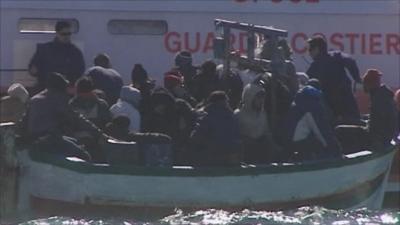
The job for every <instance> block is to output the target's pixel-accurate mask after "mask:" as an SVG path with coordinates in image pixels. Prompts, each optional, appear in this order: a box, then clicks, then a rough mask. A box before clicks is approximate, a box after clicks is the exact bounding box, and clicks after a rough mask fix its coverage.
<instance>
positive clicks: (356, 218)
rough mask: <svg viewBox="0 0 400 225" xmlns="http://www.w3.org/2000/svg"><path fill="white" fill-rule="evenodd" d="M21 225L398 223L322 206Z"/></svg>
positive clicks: (398, 217)
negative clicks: (283, 209) (275, 210)
mask: <svg viewBox="0 0 400 225" xmlns="http://www.w3.org/2000/svg"><path fill="white" fill-rule="evenodd" d="M20 224H23V225H153V224H154V225H158V224H165V225H168V224H171V225H174V224H176V225H178V224H185V225H197V224H199V225H208V224H209V225H223V224H240V225H242V224H243V225H253V224H254V225H256V224H257V225H264V224H273V225H289V224H290V225H293V224H307V225H324V224H329V225H381V224H382V225H383V224H400V211H399V210H380V211H370V210H367V209H358V210H347V211H346V210H329V209H325V208H322V207H317V206H314V207H301V208H298V209H295V210H288V211H277V212H268V211H251V210H243V211H240V212H227V211H224V210H218V209H207V210H201V211H196V212H191V213H184V212H182V211H181V210H179V209H177V210H176V211H175V213H173V214H171V215H169V216H165V217H161V218H158V219H151V220H143V219H135V218H113V217H108V216H107V215H104V217H103V218H101V217H100V218H99V217H96V218H90V217H86V218H71V217H62V216H53V217H49V218H43V219H36V220H30V221H26V222H22V223H20Z"/></svg>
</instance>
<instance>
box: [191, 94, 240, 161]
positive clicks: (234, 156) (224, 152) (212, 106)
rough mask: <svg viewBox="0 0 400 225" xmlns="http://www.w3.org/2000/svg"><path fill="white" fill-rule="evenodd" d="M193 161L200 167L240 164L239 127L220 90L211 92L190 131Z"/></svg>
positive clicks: (224, 95) (225, 97) (226, 99)
mask: <svg viewBox="0 0 400 225" xmlns="http://www.w3.org/2000/svg"><path fill="white" fill-rule="evenodd" d="M191 143H192V151H193V154H192V155H193V157H194V158H193V163H194V164H196V165H202V166H227V165H237V164H239V155H240V151H241V138H240V129H239V124H238V122H237V120H236V119H235V118H234V115H233V112H232V109H231V108H230V107H229V103H228V97H227V95H226V94H225V92H223V91H215V92H212V93H211V94H210V96H209V97H208V99H207V102H206V106H205V107H204V116H202V117H201V118H200V119H199V120H198V122H197V124H196V126H195V128H194V129H193V131H192V133H191Z"/></svg>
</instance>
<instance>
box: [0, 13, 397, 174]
mask: <svg viewBox="0 0 400 225" xmlns="http://www.w3.org/2000/svg"><path fill="white" fill-rule="evenodd" d="M55 30H56V37H55V39H54V40H53V41H51V42H48V43H45V44H39V45H38V48H37V50H36V52H35V54H34V56H33V58H32V60H31V62H30V64H29V72H30V74H31V75H32V76H34V77H36V78H37V85H36V86H35V87H34V88H32V89H30V90H29V91H30V93H29V92H28V91H27V90H26V89H25V88H24V87H23V86H22V85H20V84H13V85H11V86H10V88H9V89H8V96H6V97H3V98H2V99H1V103H0V104H1V108H0V109H1V121H3V122H4V121H13V122H16V123H17V124H18V127H19V134H20V136H21V139H22V143H25V144H29V145H30V146H32V148H33V149H36V150H37V151H46V152H50V153H54V154H58V155H60V156H77V157H80V158H82V159H85V160H92V161H107V159H106V157H105V154H104V151H112V150H110V149H104V146H103V145H102V143H104V142H105V141H106V140H107V139H116V140H120V141H129V142H137V143H146V142H150V143H168V144H169V146H170V147H171V150H172V159H171V161H172V162H173V163H174V164H181V165H204V166H227V165H239V164H240V163H242V162H244V163H255V164H263V163H270V162H277V161H307V160H323V159H332V158H338V159H339V158H341V157H342V155H343V154H344V153H347V152H350V151H358V150H361V149H363V148H369V149H372V150H374V151H382V150H384V149H385V147H387V146H388V145H389V144H390V141H391V140H392V139H393V138H394V137H395V136H396V135H397V134H399V127H400V123H399V120H398V118H400V90H398V91H397V92H396V94H394V93H393V92H392V90H390V89H389V88H388V87H387V86H386V85H384V84H383V83H381V77H382V76H383V74H382V73H381V72H380V71H379V70H377V69H369V70H367V71H366V72H365V74H364V75H363V76H362V77H361V76H360V72H359V70H358V67H357V64H356V62H355V61H354V60H353V59H352V58H351V57H349V56H348V55H346V54H344V53H342V52H330V51H328V46H327V43H326V41H325V40H324V38H322V37H318V36H317V37H313V38H312V39H310V40H309V41H308V46H309V48H308V49H309V54H310V56H311V58H312V59H313V62H312V63H311V65H310V67H309V69H308V71H307V73H306V74H307V77H306V79H299V78H298V77H297V75H296V74H295V72H294V73H293V71H295V70H294V69H293V68H294V67H293V66H292V67H287V68H292V69H286V70H282V71H283V72H282V71H281V74H278V75H277V74H274V73H272V74H271V73H268V72H260V71H258V72H254V71H250V70H249V69H248V68H245V67H243V66H242V65H237V66H236V67H235V68H232V69H231V71H229V72H228V73H224V72H223V71H224V70H223V69H221V65H217V64H216V63H215V61H213V60H206V61H205V62H203V63H202V64H201V65H200V66H196V65H193V59H192V55H191V53H190V52H188V51H181V52H179V53H178V54H177V55H176V56H175V58H174V61H175V66H174V67H173V68H171V69H170V70H169V71H166V72H165V74H164V76H163V84H162V85H161V86H160V85H157V84H156V83H155V81H154V80H152V79H151V77H150V76H149V74H148V73H147V71H146V69H145V68H144V67H143V65H141V64H135V65H134V66H133V69H132V72H131V83H130V84H129V85H124V83H123V81H122V78H121V75H120V74H119V73H118V72H117V70H115V69H113V68H112V64H111V59H110V57H109V56H108V55H107V54H106V53H100V54H98V55H97V56H95V58H94V60H93V66H92V67H90V68H88V69H86V70H85V63H84V61H83V54H82V53H81V51H80V50H79V48H77V47H76V46H75V45H74V44H73V43H72V42H71V38H70V37H71V26H70V24H68V23H67V22H64V21H60V22H58V23H57V24H56V27H55ZM266 46H267V45H266ZM283 47H285V48H283ZM280 50H281V52H282V53H284V54H282V57H283V58H285V59H286V60H290V57H291V56H290V55H291V51H290V48H288V46H287V45H281V46H280ZM262 53H263V54H264V53H265V51H264V52H263V51H262ZM263 54H261V55H260V57H264V58H267V57H268V56H263ZM288 65H292V64H288ZM290 71H291V72H290ZM347 71H348V72H349V73H350V75H351V77H352V78H353V80H354V83H355V84H356V86H357V88H360V87H363V89H364V90H365V91H366V92H367V93H368V94H369V96H370V113H369V116H363V115H361V114H360V112H359V110H358V107H357V103H356V100H355V98H354V95H353V86H352V81H351V80H350V79H349V77H348V76H347ZM30 96H32V97H30ZM354 140H358V141H354ZM360 140H362V141H360ZM143 160H145V159H143Z"/></svg>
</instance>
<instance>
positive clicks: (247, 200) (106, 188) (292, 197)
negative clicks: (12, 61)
mask: <svg viewBox="0 0 400 225" xmlns="http://www.w3.org/2000/svg"><path fill="white" fill-rule="evenodd" d="M395 152H396V148H395V146H394V145H393V146H391V147H390V148H388V149H387V150H385V151H382V152H376V153H372V152H370V151H361V152H358V153H355V154H351V155H346V156H345V157H344V159H342V160H332V161H321V162H309V163H298V164H289V163H282V164H271V165H264V166H238V167H230V168H222V167H221V168H216V167H215V168H193V167H190V166H187V167H182V166H181V167H164V168H163V167H139V166H129V165H109V164H92V163H88V162H85V161H82V160H79V159H77V158H60V157H54V156H53V155H48V154H44V153H38V152H32V151H31V152H28V151H23V152H20V153H19V159H20V161H21V162H22V167H23V174H25V182H26V183H25V184H23V186H24V187H27V188H28V189H27V193H28V194H29V196H30V197H35V198H38V199H42V200H55V201H58V202H65V203H73V204H77V205H98V206H99V205H100V206H132V207H172V208H173V207H178V208H191V209H193V208H210V207H217V208H235V209H243V208H251V209H265V210H267V209H268V210H277V209H287V208H294V207H299V206H303V205H321V206H324V207H328V208H357V207H368V208H371V209H375V208H380V207H381V205H382V201H383V197H384V192H385V188H386V184H387V180H388V177H389V171H390V167H391V162H392V159H393V156H394V154H395Z"/></svg>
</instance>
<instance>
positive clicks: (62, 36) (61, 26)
mask: <svg viewBox="0 0 400 225" xmlns="http://www.w3.org/2000/svg"><path fill="white" fill-rule="evenodd" d="M55 30H56V39H57V40H58V41H59V42H61V43H64V44H66V43H70V42H71V35H72V29H71V24H70V23H69V22H68V21H58V22H57V23H56V26H55Z"/></svg>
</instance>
